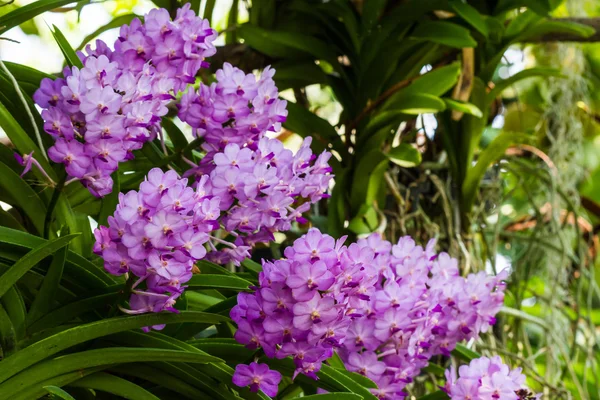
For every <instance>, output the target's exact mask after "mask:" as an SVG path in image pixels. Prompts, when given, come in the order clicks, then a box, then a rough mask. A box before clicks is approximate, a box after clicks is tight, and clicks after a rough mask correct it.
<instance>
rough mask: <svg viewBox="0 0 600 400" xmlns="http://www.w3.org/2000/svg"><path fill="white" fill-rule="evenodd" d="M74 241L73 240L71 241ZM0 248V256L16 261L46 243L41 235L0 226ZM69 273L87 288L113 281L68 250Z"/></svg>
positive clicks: (67, 265) (94, 266)
mask: <svg viewBox="0 0 600 400" xmlns="http://www.w3.org/2000/svg"><path fill="white" fill-rule="evenodd" d="M73 242H75V241H73ZM0 243H2V246H0V250H2V251H3V254H2V257H4V258H7V259H9V260H12V261H15V262H16V261H18V260H19V258H21V257H22V256H23V255H24V254H25V252H26V251H28V250H31V249H33V248H36V247H38V246H41V245H42V244H44V243H47V241H46V240H45V239H42V238H41V237H38V236H34V235H31V234H29V233H26V232H20V231H16V230H14V229H10V228H5V227H0ZM66 274H69V275H70V276H71V277H74V278H76V279H77V281H79V282H81V283H82V284H84V285H86V286H88V290H89V289H90V288H92V289H94V288H95V289H100V288H104V287H106V286H107V285H111V284H114V283H115V280H114V279H113V278H112V276H110V275H108V274H107V273H106V272H104V271H103V270H102V269H100V268H99V267H98V266H96V265H94V264H93V263H92V262H90V261H89V260H87V259H85V258H83V257H82V256H80V255H78V254H76V253H74V252H72V251H70V250H69V251H68V253H67V263H66V265H65V275H66Z"/></svg>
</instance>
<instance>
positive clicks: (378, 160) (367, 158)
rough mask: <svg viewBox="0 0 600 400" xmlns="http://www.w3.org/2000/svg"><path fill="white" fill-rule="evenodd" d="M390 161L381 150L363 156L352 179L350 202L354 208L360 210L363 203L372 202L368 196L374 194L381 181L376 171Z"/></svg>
mask: <svg viewBox="0 0 600 400" xmlns="http://www.w3.org/2000/svg"><path fill="white" fill-rule="evenodd" d="M388 162H389V161H388V159H387V157H386V156H385V154H383V153H382V152H381V151H380V150H372V151H370V152H369V153H367V154H366V155H364V156H363V157H362V158H361V160H360V162H359V163H358V165H357V166H356V170H355V172H354V180H353V181H352V191H351V195H350V196H351V197H350V203H351V205H352V209H353V210H358V209H359V208H360V206H361V205H362V204H372V202H369V201H368V200H367V197H369V195H371V196H373V192H374V189H376V188H375V186H377V185H378V184H380V182H381V176H379V177H378V176H376V175H375V174H374V171H375V170H376V169H379V170H381V168H383V167H385V166H387V163H388ZM382 166H383V167H382Z"/></svg>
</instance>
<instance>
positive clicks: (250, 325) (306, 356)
mask: <svg viewBox="0 0 600 400" xmlns="http://www.w3.org/2000/svg"><path fill="white" fill-rule="evenodd" d="M344 240H345V239H344V238H342V239H341V240H338V241H337V242H336V241H335V240H334V239H333V237H331V236H329V235H324V234H322V233H321V232H319V230H318V229H316V228H312V229H310V230H309V231H308V233H307V234H305V235H304V236H302V237H301V238H299V239H297V240H296V241H295V242H294V245H293V246H292V247H288V248H286V249H285V256H286V258H285V259H282V260H276V261H274V262H266V261H263V271H262V272H261V273H260V275H259V285H260V287H259V288H257V290H256V291H255V292H254V293H240V294H239V295H238V304H237V305H236V306H235V307H234V308H233V309H232V310H231V314H230V316H231V318H232V319H233V320H234V321H235V322H236V323H237V325H238V330H237V332H236V333H235V339H236V340H237V341H238V342H240V343H242V344H244V345H246V347H248V348H252V349H256V348H259V347H260V348H262V349H263V350H264V352H265V354H266V355H267V357H270V358H285V357H288V356H291V357H293V359H294V363H295V365H296V371H295V373H294V377H295V376H296V375H298V374H299V373H302V374H305V375H307V376H310V377H312V378H313V379H317V376H316V373H317V372H318V371H319V370H320V369H321V364H322V362H323V361H325V360H327V359H328V358H329V357H331V356H332V355H333V351H334V349H335V348H338V347H339V346H340V345H341V344H342V342H343V341H344V338H345V337H346V332H347V330H348V327H349V325H350V322H351V318H352V315H353V313H354V310H353V305H354V304H356V303H359V302H360V301H361V300H360V299H361V298H362V297H363V293H362V292H363V291H364V289H365V288H366V287H368V285H369V284H371V285H372V284H373V283H374V280H373V279H374V277H371V276H369V275H368V273H369V272H368V270H367V269H366V268H365V266H366V265H367V264H368V262H369V261H371V260H372V258H373V252H372V251H370V250H366V251H362V250H361V249H359V247H358V245H356V244H354V245H351V246H350V247H349V248H347V247H345V246H342V244H343V242H344ZM370 259H371V260H370ZM370 281H372V282H370Z"/></svg>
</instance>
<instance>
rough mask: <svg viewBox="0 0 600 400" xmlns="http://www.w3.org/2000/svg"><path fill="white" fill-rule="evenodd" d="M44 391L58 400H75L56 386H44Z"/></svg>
mask: <svg viewBox="0 0 600 400" xmlns="http://www.w3.org/2000/svg"><path fill="white" fill-rule="evenodd" d="M44 389H46V391H47V392H48V393H50V394H52V395H54V396H56V397H58V398H60V399H63V400H75V398H74V397H73V396H71V395H70V394H69V393H67V392H65V391H64V390H63V389H61V388H59V387H58V386H44Z"/></svg>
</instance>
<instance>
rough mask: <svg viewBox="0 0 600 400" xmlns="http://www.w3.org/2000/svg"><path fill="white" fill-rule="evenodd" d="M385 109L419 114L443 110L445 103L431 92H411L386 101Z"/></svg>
mask: <svg viewBox="0 0 600 400" xmlns="http://www.w3.org/2000/svg"><path fill="white" fill-rule="evenodd" d="M385 109H391V110H392V111H395V112H398V113H402V114H409V115H419V114H427V113H436V112H439V111H444V110H445V109H446V103H444V101H443V100H442V99H440V98H439V97H438V96H434V95H432V94H426V93H411V94H404V95H402V96H397V97H396V98H394V99H393V100H392V101H390V102H388V103H386V106H385Z"/></svg>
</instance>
